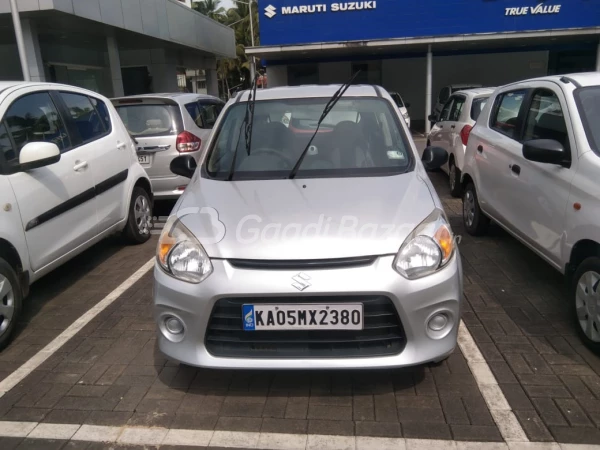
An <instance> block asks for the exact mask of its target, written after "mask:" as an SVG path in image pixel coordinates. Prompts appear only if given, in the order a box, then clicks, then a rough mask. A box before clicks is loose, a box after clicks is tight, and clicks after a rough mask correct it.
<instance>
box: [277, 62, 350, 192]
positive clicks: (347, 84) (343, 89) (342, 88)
mask: <svg viewBox="0 0 600 450" xmlns="http://www.w3.org/2000/svg"><path fill="white" fill-rule="evenodd" d="M359 73H360V70H358V71H357V72H356V73H355V74H354V75H352V77H351V78H350V79H349V80H348V81H346V82H345V83H344V84H342V85H341V86H340V88H339V89H338V90H337V91H336V92H335V94H333V97H331V98H330V99H329V101H328V102H327V104H326V105H325V108H323V112H322V113H321V117H320V118H319V121H318V122H317V129H316V130H315V132H314V133H313V135H312V136H311V138H310V140H309V141H308V144H306V147H305V148H304V150H303V151H302V154H301V155H300V158H298V161H296V164H294V167H293V168H292V171H291V172H290V174H289V175H288V178H289V179H290V180H291V179H293V178H294V177H295V176H296V173H297V172H298V169H300V166H301V165H302V161H304V157H305V156H306V154H307V153H308V149H309V148H310V145H311V144H312V141H313V139H314V138H315V136H316V135H317V133H318V132H319V127H320V126H321V123H322V122H323V120H325V117H327V114H329V112H330V111H331V110H332V109H333V107H334V106H335V104H336V103H337V102H338V100H339V99H340V98H342V95H344V93H345V92H346V91H347V90H348V88H349V87H350V85H351V84H352V82H353V81H354V79H355V78H356V76H357V75H358V74H359Z"/></svg>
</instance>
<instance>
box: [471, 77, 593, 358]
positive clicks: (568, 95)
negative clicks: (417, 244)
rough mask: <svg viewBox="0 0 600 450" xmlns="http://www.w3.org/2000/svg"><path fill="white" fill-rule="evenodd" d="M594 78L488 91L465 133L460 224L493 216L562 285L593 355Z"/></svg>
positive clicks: (476, 226)
mask: <svg viewBox="0 0 600 450" xmlns="http://www.w3.org/2000/svg"><path fill="white" fill-rule="evenodd" d="M599 124H600V74H598V73H587V74H575V75H567V76H551V77H544V78H537V79H533V80H527V81H523V82H520V83H514V84H510V85H507V86H504V87H502V88H500V89H498V90H497V91H496V92H495V93H494V95H493V96H492V97H490V99H489V100H488V104H487V105H486V107H485V109H484V110H483V112H482V113H481V115H480V116H479V119H478V120H477V126H476V127H475V128H473V130H472V131H471V136H470V138H469V144H468V146H467V152H466V158H465V168H464V173H463V177H462V183H463V186H464V194H463V204H464V208H463V211H464V212H463V217H464V224H465V228H466V230H467V231H468V232H469V233H470V234H473V235H480V234H483V233H484V232H485V230H486V228H487V226H488V224H489V222H490V219H493V220H494V221H495V222H497V223H498V224H499V225H500V226H502V227H503V228H505V229H506V230H507V231H508V232H509V233H511V234H512V235H513V236H515V237H516V238H517V239H518V240H520V241H521V242H523V243H524V244H525V245H527V246H528V247H529V248H531V249H532V250H533V251H534V252H535V253H537V254H538V255H539V256H540V257H542V258H543V259H544V260H546V261H547V262H548V263H549V264H550V265H552V266H553V267H554V268H556V270H558V271H559V272H561V273H563V274H564V275H565V276H566V277H567V280H568V281H569V286H570V300H571V304H572V311H573V317H574V319H575V322H576V324H577V330H578V332H579V333H580V335H581V338H582V339H583V341H584V342H585V343H586V344H587V345H588V346H589V347H590V348H592V349H594V350H596V351H599V350H600V222H599V221H598V218H599V217H600V184H599V183H598V179H599V178H600V126H599Z"/></svg>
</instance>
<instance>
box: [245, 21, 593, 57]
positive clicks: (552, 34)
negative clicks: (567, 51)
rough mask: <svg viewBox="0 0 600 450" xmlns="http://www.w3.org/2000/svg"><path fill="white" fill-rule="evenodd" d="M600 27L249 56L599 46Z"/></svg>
mask: <svg viewBox="0 0 600 450" xmlns="http://www.w3.org/2000/svg"><path fill="white" fill-rule="evenodd" d="M599 36H600V27H593V28H578V29H565V30H546V31H532V32H513V33H489V34H468V35H466V34H465V35H456V36H431V37H419V38H397V39H382V40H379V39H375V40H365V41H345V42H322V43H313V44H300V45H273V46H263V47H250V48H247V49H246V53H247V54H248V55H254V56H256V57H259V58H262V59H264V60H266V61H273V62H275V61H281V60H290V59H294V60H296V59H300V60H301V59H326V58H331V57H336V58H343V57H344V56H348V57H356V56H365V57H367V56H369V57H372V56H377V55H393V54H402V55H410V54H415V55H417V54H419V55H420V54H423V53H425V52H427V50H428V48H429V46H430V45H431V48H432V51H434V52H435V53H445V52H453V51H477V50H482V51H483V50H490V49H507V50H511V49H513V50H517V49H519V48H520V47H535V46H550V45H553V44H555V43H561V44H564V43H569V42H571V43H581V42H587V41H590V42H595V43H597V42H598V37H599Z"/></svg>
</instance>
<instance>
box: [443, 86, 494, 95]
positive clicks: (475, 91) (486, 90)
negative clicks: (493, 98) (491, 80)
mask: <svg viewBox="0 0 600 450" xmlns="http://www.w3.org/2000/svg"><path fill="white" fill-rule="evenodd" d="M495 90H496V88H495V87H486V88H474V89H465V90H464V91H456V92H454V93H453V94H452V95H456V94H464V95H467V96H471V97H479V96H483V95H488V96H489V95H492V94H493V93H494V91H495Z"/></svg>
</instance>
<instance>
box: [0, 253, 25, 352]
mask: <svg viewBox="0 0 600 450" xmlns="http://www.w3.org/2000/svg"><path fill="white" fill-rule="evenodd" d="M22 305H23V290H22V289H21V284H20V283H19V278H18V277H17V274H16V273H15V270H14V269H13V268H12V267H11V265H10V264H8V263H7V262H6V261H5V260H4V259H2V258H0V350H2V349H4V348H5V347H6V346H7V345H8V343H9V342H10V340H11V338H12V334H13V332H14V330H15V327H16V325H17V321H18V320H19V316H20V315H21V309H22Z"/></svg>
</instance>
